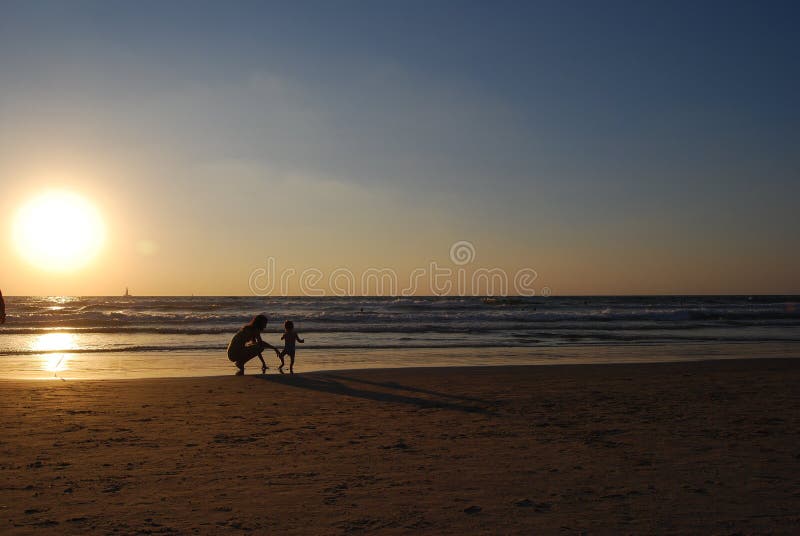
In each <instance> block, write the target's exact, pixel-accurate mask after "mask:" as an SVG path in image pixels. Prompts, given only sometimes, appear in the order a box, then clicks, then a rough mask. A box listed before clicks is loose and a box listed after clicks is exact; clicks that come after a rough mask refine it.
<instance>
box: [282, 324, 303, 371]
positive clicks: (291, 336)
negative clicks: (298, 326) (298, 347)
mask: <svg viewBox="0 0 800 536" xmlns="http://www.w3.org/2000/svg"><path fill="white" fill-rule="evenodd" d="M281 340H282V341H284V347H283V350H281V352H280V353H278V358H279V359H280V360H281V366H280V367H278V370H279V371H280V373H281V374H283V366H284V365H285V364H286V363H285V362H284V361H283V358H284V356H286V355H288V356H289V357H291V358H292V360H291V361H289V373H290V374H294V351H295V350H294V343H295V341H297V342H300V343H303V342H305V341H304V340H303V339H301V338H300V335H298V334H297V332H296V331H295V330H294V322H292V321H291V320H287V321H286V322H284V323H283V335H281Z"/></svg>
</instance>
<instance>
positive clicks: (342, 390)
mask: <svg viewBox="0 0 800 536" xmlns="http://www.w3.org/2000/svg"><path fill="white" fill-rule="evenodd" d="M253 378H259V379H261V380H264V381H270V382H275V383H280V384H283V385H289V386H292V387H298V388H300V389H309V390H311V391H318V392H322V393H331V394H335V395H342V396H353V397H357V398H363V399H366V400H375V401H377V402H389V403H396V404H408V405H412V406H417V407H419V408H424V409H430V408H440V409H452V410H456V411H464V412H467V413H483V414H486V413H489V412H488V411H487V409H486V408H484V407H480V406H477V405H467V404H461V403H455V402H452V401H448V400H435V399H431V398H420V397H414V396H407V395H402V394H395V393H387V392H385V391H373V390H366V389H359V388H356V387H352V386H350V385H347V384H345V383H342V381H339V380H344V381H353V382H359V383H365V384H370V385H375V386H379V387H387V388H390V389H405V390H407V391H414V392H420V393H424V394H429V395H433V396H437V397H439V398H456V399H460V398H462V397H456V396H452V395H447V394H445V393H437V392H435V391H426V390H424V389H415V388H409V387H403V386H399V385H394V384H391V383H390V384H381V383H378V382H369V381H365V380H356V379H351V378H347V377H345V376H337V375H335V374H315V375H313V376H311V375H302V376H301V375H297V374H295V375H293V376H280V375H269V376H253ZM466 400H473V401H475V402H480V403H483V404H486V403H485V402H483V401H481V400H477V399H466Z"/></svg>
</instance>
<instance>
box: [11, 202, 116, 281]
mask: <svg viewBox="0 0 800 536" xmlns="http://www.w3.org/2000/svg"><path fill="white" fill-rule="evenodd" d="M104 240H105V227H104V225H103V220H102V218H101V217H100V214H99V212H98V211H97V209H95V208H94V207H93V206H92V205H91V203H89V202H88V201H87V200H86V199H84V198H83V197H81V196H79V195H77V194H74V193H72V192H66V191H50V192H46V193H43V194H41V195H39V196H37V197H35V198H34V199H32V200H31V201H29V202H28V203H26V204H25V205H24V206H23V207H22V208H21V209H20V210H19V212H17V215H16V218H15V220H14V242H15V243H16V246H17V249H18V250H19V253H20V255H21V256H22V257H23V258H24V259H25V260H26V261H28V262H29V263H31V264H32V265H34V266H36V267H37V268H40V269H43V270H48V271H71V270H75V269H77V268H80V267H82V266H84V265H86V264H87V263H88V262H89V261H91V260H92V258H93V257H94V256H95V255H96V254H97V252H98V251H99V250H100V247H101V246H102V245H103V242H104Z"/></svg>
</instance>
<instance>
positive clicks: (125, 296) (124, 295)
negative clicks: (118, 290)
mask: <svg viewBox="0 0 800 536" xmlns="http://www.w3.org/2000/svg"><path fill="white" fill-rule="evenodd" d="M122 297H123V298H131V297H132V296H131V293H130V292H128V287H125V294H123V295H122Z"/></svg>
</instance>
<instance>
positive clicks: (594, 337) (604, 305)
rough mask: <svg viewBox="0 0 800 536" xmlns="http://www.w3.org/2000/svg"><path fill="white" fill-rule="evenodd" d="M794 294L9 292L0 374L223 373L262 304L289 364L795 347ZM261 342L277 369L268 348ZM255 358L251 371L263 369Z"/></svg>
mask: <svg viewBox="0 0 800 536" xmlns="http://www.w3.org/2000/svg"><path fill="white" fill-rule="evenodd" d="M799 302H800V297H798V296H640V297H553V296H551V297H546V298H545V297H534V298H481V297H402V298H396V297H380V298H376V297H348V298H335V297H328V298H309V297H266V298H264V297H65V296H54V297H20V296H16V297H13V296H12V297H6V309H7V314H8V318H7V322H6V324H4V325H2V326H0V363H2V364H3V366H2V367H0V377H3V378H61V379H67V378H110V377H114V378H124V377H152V376H191V375H213V374H229V373H232V371H233V369H232V365H231V363H230V362H229V361H228V360H227V357H226V352H225V348H226V347H227V344H228V341H229V340H230V338H231V337H232V336H233V334H234V333H235V331H236V330H237V329H238V328H239V327H240V326H241V325H243V324H244V323H246V322H247V321H248V320H250V318H252V316H253V315H255V314H259V313H264V314H266V315H267V316H268V317H269V319H270V323H269V325H268V327H267V331H266V332H265V333H264V335H263V338H264V339H265V340H266V341H267V342H270V343H272V344H274V345H276V346H280V340H279V339H280V333H281V331H282V325H283V321H284V320H293V321H294V322H295V326H296V329H297V331H298V332H299V333H300V335H301V337H303V338H305V341H306V342H305V344H298V361H297V369H298V370H299V371H309V370H320V369H331V368H368V367H394V366H448V365H487V364H488V365H496V364H504V365H506V364H529V363H543V362H546V363H596V362H619V361H653V360H674V359H700V358H709V357H711V358H715V357H717V358H724V357H745V356H746V357H757V356H759V355H768V356H779V357H790V356H794V355H795V354H796V352H797V351H796V350H795V349H796V348H800V344H798V343H800V329H798V328H800V303H799ZM755 345H757V346H755ZM756 348H757V349H758V350H756ZM264 356H265V358H266V359H267V360H268V363H269V364H270V365H271V366H272V367H273V370H274V367H275V365H276V363H277V360H276V359H275V356H274V354H273V353H272V352H271V351H269V350H267V351H266V352H265V354H264ZM255 363H257V360H256V361H255V362H254V364H251V365H250V367H249V369H248V372H256V371H258V370H260V364H258V366H256V365H255Z"/></svg>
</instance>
